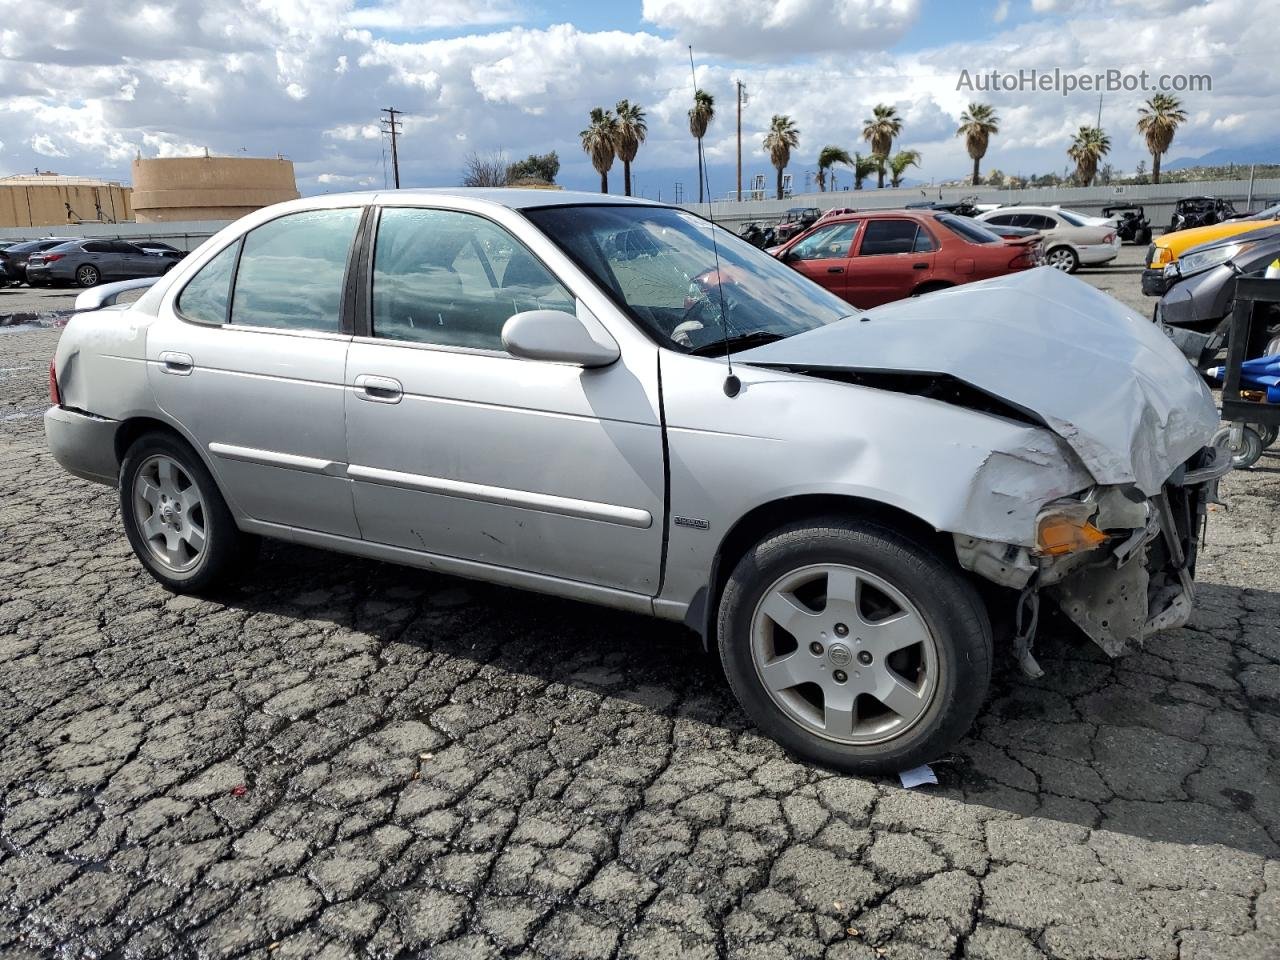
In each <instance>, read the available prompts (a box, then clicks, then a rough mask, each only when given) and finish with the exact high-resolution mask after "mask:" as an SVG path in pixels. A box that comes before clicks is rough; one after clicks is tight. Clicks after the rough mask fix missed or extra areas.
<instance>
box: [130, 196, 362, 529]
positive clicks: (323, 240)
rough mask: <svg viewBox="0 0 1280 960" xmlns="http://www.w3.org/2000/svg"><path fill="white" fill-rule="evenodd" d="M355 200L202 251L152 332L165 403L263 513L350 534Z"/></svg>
mask: <svg viewBox="0 0 1280 960" xmlns="http://www.w3.org/2000/svg"><path fill="white" fill-rule="evenodd" d="M362 212H363V211H362V209H361V208H360V207H338V208H331V209H320V210H309V211H303V212H298V213H291V214H286V215H285V216H281V217H277V218H276V219H273V220H269V221H267V222H266V223H263V224H262V225H260V226H258V227H256V228H254V229H252V230H250V231H249V232H248V233H247V234H245V235H244V236H243V237H242V238H241V239H239V240H237V241H235V242H234V243H232V244H231V245H230V246H227V247H225V248H224V249H223V250H221V251H220V252H218V253H217V255H215V256H213V257H211V258H210V259H207V260H206V261H205V263H204V264H203V266H202V267H200V269H199V270H198V271H197V272H196V273H195V275H194V276H193V277H192V279H191V280H189V281H188V282H187V283H186V284H185V285H184V286H183V287H182V288H181V290H180V291H179V292H178V293H177V295H176V297H173V298H172V299H170V300H167V301H166V303H167V304H168V305H169V306H168V308H167V309H165V310H163V312H162V316H161V320H160V321H159V322H156V323H153V324H152V325H151V327H150V328H149V330H148V333H147V370H148V378H149V382H150V384H151V387H152V390H153V392H154V395H155V398H156V401H157V403H158V404H159V405H160V407H161V409H162V410H163V411H164V412H165V413H166V414H167V415H168V416H169V417H170V418H171V419H172V420H174V421H175V422H176V423H178V424H180V425H181V427H182V428H183V430H184V431H185V432H186V433H187V434H188V436H189V438H190V439H191V440H192V441H193V443H195V444H196V446H197V447H199V449H200V450H201V452H202V453H204V454H205V456H206V460H207V461H208V462H209V463H210V465H211V467H212V469H213V471H214V473H215V475H216V476H217V478H218V481H219V486H220V488H221V489H222V491H223V493H224V494H225V495H226V496H227V499H228V500H229V501H230V502H231V503H232V505H233V507H235V508H237V509H238V510H239V511H241V512H242V513H243V514H245V515H247V516H248V517H249V518H251V519H253V520H256V521H260V522H262V523H264V524H273V525H279V526H283V527H300V528H303V529H307V530H316V531H322V532H326V533H335V534H340V535H343V536H348V537H358V536H359V530H358V529H357V527H356V522H355V511H354V509H353V507H352V501H351V488H350V482H349V481H348V480H347V478H346V460H347V457H346V429H345V424H344V422H343V389H342V388H343V373H344V370H345V366H346V358H347V347H348V345H349V343H350V339H351V338H350V334H349V333H348V331H347V327H348V326H349V319H348V317H347V315H346V311H345V310H344V302H345V299H346V298H345V296H344V294H345V291H346V271H347V264H348V260H349V259H350V258H351V250H352V247H353V242H354V239H355V237H356V227H357V225H358V223H359V221H360V218H361V215H362Z"/></svg>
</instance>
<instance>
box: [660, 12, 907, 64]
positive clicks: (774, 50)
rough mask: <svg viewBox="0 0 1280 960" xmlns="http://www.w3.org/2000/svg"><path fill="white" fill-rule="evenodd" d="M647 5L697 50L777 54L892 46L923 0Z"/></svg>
mask: <svg viewBox="0 0 1280 960" xmlns="http://www.w3.org/2000/svg"><path fill="white" fill-rule="evenodd" d="M642 10H643V15H644V18H645V20H647V21H649V22H650V23H652V24H654V25H655V26H657V27H660V28H662V29H665V30H672V31H675V33H676V34H677V36H678V37H679V39H681V40H682V41H685V42H688V43H691V44H693V46H694V49H695V50H696V51H699V52H703V53H717V54H725V55H728V56H733V57H742V58H745V59H749V60H778V59H784V58H790V57H794V56H797V55H801V56H803V55H807V54H813V53H818V52H827V51H834V50H876V49H881V48H883V47H887V46H889V45H890V44H892V43H894V42H895V41H896V40H898V39H899V38H900V37H901V36H902V35H903V34H904V33H905V32H906V30H907V28H908V27H910V26H911V25H912V24H913V23H914V22H915V20H916V17H917V16H918V14H919V12H920V0H735V2H732V3H711V2H708V0H644V5H643V8H642Z"/></svg>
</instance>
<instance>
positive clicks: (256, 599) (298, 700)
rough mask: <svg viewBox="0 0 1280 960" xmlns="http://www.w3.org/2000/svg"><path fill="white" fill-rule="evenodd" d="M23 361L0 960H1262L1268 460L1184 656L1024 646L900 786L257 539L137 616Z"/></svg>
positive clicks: (665, 682)
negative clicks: (822, 761)
mask: <svg viewBox="0 0 1280 960" xmlns="http://www.w3.org/2000/svg"><path fill="white" fill-rule="evenodd" d="M1112 280H1113V281H1114V277H1113V278H1112ZM57 336H58V333H57V331H35V332H22V333H11V334H0V350H2V351H3V362H0V736H2V737H3V741H2V743H0V956H4V957H5V958H8V960H20V958H28V957H59V958H80V957H111V958H124V960H132V958H147V957H157V958H174V957H241V956H243V957H250V956H252V957H271V958H286V957H289V958H292V957H332V958H338V957H346V956H352V955H359V956H373V957H429V958H433V960H434V958H439V960H481V958H491V957H511V958H513V957H521V958H566V960H573V958H582V960H588V958H601V960H603V958H614V957H618V958H639V960H662V958H679V960H702V958H708V960H710V958H743V960H747V958H750V960H783V958H805V960H809V958H813V960H855V958H857V960H861V958H866V960H877V958H883V957H889V958H944V957H965V958H1011V960H1013V958H1017V960H1021V958H1032V957H1041V956H1050V957H1064V958H1079V960H1087V958H1130V957H1132V958H1139V957H1141V958H1161V960H1173V958H1179V957H1180V958H1188V960H1190V958H1195V960H1203V958H1210V957H1215V958H1229V960H1246V958H1264V957H1277V956H1280V544H1278V543H1277V540H1276V520H1277V508H1278V504H1280V469H1278V468H1280V455H1268V456H1266V457H1264V459H1263V461H1262V463H1261V465H1260V467H1259V468H1258V469H1256V470H1254V471H1251V472H1249V473H1245V474H1240V475H1233V476H1232V477H1230V478H1229V480H1228V481H1227V483H1226V484H1224V493H1225V496H1226V499H1227V500H1228V502H1229V504H1230V508H1229V510H1227V511H1223V510H1222V509H1221V508H1218V509H1216V510H1215V511H1214V513H1213V514H1212V517H1211V524H1210V531H1209V544H1208V547H1207V549H1206V551H1205V554H1204V557H1203V560H1202V563H1201V569H1200V580H1201V582H1202V588H1201V593H1200V599H1199V608H1198V610H1197V612H1196V615H1195V618H1194V620H1193V622H1192V624H1191V625H1190V626H1189V627H1188V628H1187V629H1182V630H1176V631H1173V632H1171V633H1168V634H1166V635H1164V636H1161V637H1160V638H1158V639H1156V640H1154V641H1153V642H1151V643H1150V644H1149V645H1148V646H1147V648H1146V649H1145V650H1144V651H1142V652H1140V653H1137V654H1135V655H1133V656H1130V657H1128V658H1125V659H1123V660H1119V661H1115V662H1109V661H1107V660H1106V659H1105V658H1104V657H1103V656H1102V655H1101V654H1100V653H1099V652H1097V651H1096V650H1094V649H1093V647H1092V646H1091V645H1089V644H1088V643H1087V641H1085V640H1083V639H1082V638H1081V637H1080V636H1079V635H1078V634H1076V633H1075V632H1074V631H1073V630H1071V629H1070V628H1069V627H1068V626H1066V625H1065V623H1064V622H1062V621H1056V620H1053V619H1050V621H1049V622H1048V624H1047V625H1046V626H1045V627H1044V628H1043V629H1042V632H1041V636H1040V639H1039V641H1038V645H1037V653H1038V655H1039V657H1040V661H1041V663H1042V665H1043V666H1044V667H1045V669H1046V675H1045V677H1044V678H1043V679H1042V680H1039V681H1035V682H1033V681H1029V680H1026V679H1024V678H1022V677H1021V676H1020V675H1019V674H1018V672H1017V671H1016V669H1014V668H1013V667H1012V664H1011V663H1010V662H1009V658H1002V659H1001V660H999V661H998V667H997V676H996V679H995V683H994V689H993V693H992V696H991V698H990V701H989V703H988V705H987V707H986V708H985V710H984V711H983V713H982V715H981V716H980V718H979V720H978V722H977V725H976V727H975V729H974V730H973V732H972V735H971V736H970V737H969V738H968V739H966V740H965V741H964V742H963V743H962V744H961V746H960V748H959V749H958V750H957V751H956V752H955V754H954V755H952V756H950V757H947V758H944V759H943V761H942V762H939V763H937V764H935V767H934V768H935V770H936V771H937V773H938V776H939V779H940V781H941V783H940V785H939V786H936V787H933V786H927V787H923V788H918V789H914V790H904V789H902V788H901V787H900V786H899V785H898V784H897V782H896V781H893V780H890V779H878V780H866V779H858V778H852V777H843V776H836V775H832V774H831V773H829V772H826V771H823V770H819V769H815V768H813V767H810V766H807V765H805V764H800V763H796V762H793V761H792V760H790V759H789V758H788V757H787V756H786V755H785V754H784V753H783V752H782V751H781V750H780V749H779V748H778V747H777V746H776V745H775V744H773V743H772V742H770V741H768V740H766V739H764V738H762V737H761V736H759V735H758V734H756V733H755V732H754V731H753V730H752V729H751V728H750V727H749V726H748V725H747V724H746V723H745V721H744V718H743V716H742V714H741V712H740V711H739V710H738V708H737V706H736V705H735V703H734V701H733V699H732V697H731V695H730V693H729V691H728V688H727V686H726V684H725V682H724V681H723V679H722V677H720V676H719V675H718V673H717V671H716V668H715V667H714V665H713V664H712V663H711V662H710V661H709V660H708V658H706V657H705V656H704V655H702V654H701V652H700V650H699V647H698V644H697V643H696V641H695V640H694V639H693V638H692V636H691V635H690V634H687V633H686V632H685V631H683V630H682V629H680V628H678V627H675V626H672V625H669V624H663V623H660V622H658V621H652V620H648V619H643V618H640V617H635V616H630V615H625V614H620V613H616V612H611V611H608V610H602V609H596V608H593V607H589V606H584V605H580V604H575V603H571V602H567V601H561V600H555V599H549V598H544V597H538V596H534V595H530V594H524V593H519V592H516V591H512V590H506V589H502V588H497V587H491V586H485V585H480V584H473V583H467V582H464V581H461V580H454V579H450V578H446V577H441V576H433V575H430V574H427V573H423V572H419V571H414V570H407V569H401V568H397V567H393V566H388V565H384V564H380V563H375V562H369V561H364V560H355V559H348V558H344V557H339V556H335V555H330V554H324V553H320V552H316V551H311V550H307V549H303V548H299V547H294V546H289V545H285V544H267V545H266V546H265V548H264V550H263V552H262V554H261V557H260V559H259V560H258V562H257V564H256V566H255V567H254V568H253V569H252V570H248V571H246V573H245V578H244V585H243V586H241V587H238V588H236V589H234V590H232V591H231V592H229V593H227V594H225V595H223V596H220V597H219V598H217V599H216V600H201V599H192V598H186V597H177V596H173V595H170V594H168V593H166V592H164V591H163V590H161V589H160V588H159V587H158V586H157V585H156V584H155V583H154V582H152V581H151V580H150V579H149V578H148V577H147V576H146V575H145V574H144V573H143V572H142V570H141V568H140V566H139V565H138V563H137V562H136V561H135V560H134V558H133V556H132V554H131V553H130V551H129V548H128V545H127V543H126V541H125V538H124V536H123V534H122V533H121V529H120V522H119V511H118V507H117V501H116V494H115V491H113V490H109V489H107V488H105V487H99V486H94V485H92V484H89V483H84V482H81V481H79V480H76V479H74V478H72V477H70V476H68V475H66V474H64V473H63V472H62V471H61V470H60V469H59V468H58V467H57V465H56V464H55V463H54V462H53V460H52V459H51V457H50V456H49V454H48V453H47V452H46V449H45V446H44V437H43V430H42V424H41V421H40V418H39V417H40V414H41V413H42V411H43V408H44V405H45V394H46V370H47V363H48V358H49V357H50V356H51V354H52V352H53V349H54V345H55V343H56V340H57Z"/></svg>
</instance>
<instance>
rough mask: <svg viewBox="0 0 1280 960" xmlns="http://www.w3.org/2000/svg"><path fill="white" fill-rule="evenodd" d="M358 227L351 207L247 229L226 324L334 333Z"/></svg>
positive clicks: (357, 215) (357, 212) (297, 215)
mask: <svg viewBox="0 0 1280 960" xmlns="http://www.w3.org/2000/svg"><path fill="white" fill-rule="evenodd" d="M359 222H360V210H359V209H356V208H354V207H352V208H344V209H341V210H309V211H307V212H305V213H294V214H290V215H289V216H285V217H280V218H279V219H278V220H272V221H271V222H269V223H264V224H263V225H262V226H260V227H258V228H257V229H255V230H251V231H250V232H249V233H248V234H247V235H246V236H245V238H244V251H243V252H242V253H241V255H240V268H239V270H237V271H236V277H235V286H234V288H233V289H234V293H233V295H232V301H231V322H232V323H238V324H244V325H246V326H253V327H278V328H281V329H285V330H319V331H326V332H331V333H337V332H338V330H339V328H340V316H341V312H342V289H343V279H344V278H345V276H346V270H347V256H348V254H349V253H350V250H351V241H352V239H353V238H354V237H355V233H356V226H357V224H359ZM224 252H225V251H224Z"/></svg>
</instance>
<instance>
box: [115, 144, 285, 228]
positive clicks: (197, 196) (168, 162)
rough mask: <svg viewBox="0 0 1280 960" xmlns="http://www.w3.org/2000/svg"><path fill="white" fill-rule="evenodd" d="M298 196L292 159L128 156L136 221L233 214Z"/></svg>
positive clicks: (219, 217)
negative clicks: (130, 162) (145, 157)
mask: <svg viewBox="0 0 1280 960" xmlns="http://www.w3.org/2000/svg"><path fill="white" fill-rule="evenodd" d="M298 196H299V194H298V185H297V182H296V181H295V180H294V177H293V161H291V160H285V159H283V158H275V159H264V158H260V157H212V156H208V155H206V156H203V157H172V158H165V159H155V160H142V159H138V160H135V161H133V197H132V200H131V204H132V209H133V214H134V217H135V219H137V221H138V223H173V222H178V221H185V220H235V219H236V218H238V217H242V216H244V215H245V214H246V213H250V212H252V211H254V210H257V209H258V208H259V207H265V206H267V205H269V204H272V203H279V202H281V201H282V200H295V199H297V198H298Z"/></svg>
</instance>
